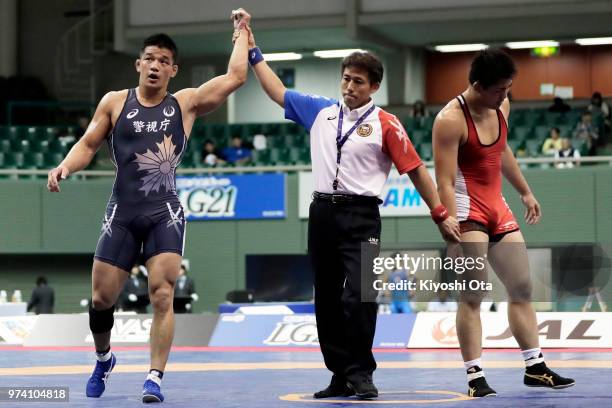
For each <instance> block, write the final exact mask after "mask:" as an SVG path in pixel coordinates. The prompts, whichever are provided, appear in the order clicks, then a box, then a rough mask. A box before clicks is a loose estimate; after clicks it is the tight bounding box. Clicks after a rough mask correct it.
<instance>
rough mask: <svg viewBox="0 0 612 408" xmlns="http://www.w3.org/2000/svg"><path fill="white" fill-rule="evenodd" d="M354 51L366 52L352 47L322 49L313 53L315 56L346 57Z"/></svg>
mask: <svg viewBox="0 0 612 408" xmlns="http://www.w3.org/2000/svg"><path fill="white" fill-rule="evenodd" d="M354 52H364V50H362V49H359V48H350V49H344V50H321V51H315V52H313V53H312V54H313V55H314V56H315V57H319V58H344V57H346V56H347V55H351V54H352V53H354Z"/></svg>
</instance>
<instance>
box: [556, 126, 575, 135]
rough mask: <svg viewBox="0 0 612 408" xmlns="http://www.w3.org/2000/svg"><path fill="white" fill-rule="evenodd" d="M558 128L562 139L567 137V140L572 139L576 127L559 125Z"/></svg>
mask: <svg viewBox="0 0 612 408" xmlns="http://www.w3.org/2000/svg"><path fill="white" fill-rule="evenodd" d="M557 127H558V128H559V132H560V134H561V137H567V138H571V137H572V133H573V131H574V126H570V125H559V126H557Z"/></svg>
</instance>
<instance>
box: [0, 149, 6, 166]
mask: <svg viewBox="0 0 612 408" xmlns="http://www.w3.org/2000/svg"><path fill="white" fill-rule="evenodd" d="M5 165H6V156H5V154H4V153H3V152H0V169H2V168H4V166H5Z"/></svg>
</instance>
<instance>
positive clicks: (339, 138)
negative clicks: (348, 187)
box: [332, 104, 376, 190]
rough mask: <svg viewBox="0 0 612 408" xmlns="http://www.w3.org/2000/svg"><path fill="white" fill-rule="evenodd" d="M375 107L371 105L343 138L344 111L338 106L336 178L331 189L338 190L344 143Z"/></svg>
mask: <svg viewBox="0 0 612 408" xmlns="http://www.w3.org/2000/svg"><path fill="white" fill-rule="evenodd" d="M375 107H376V106H374V104H372V106H371V107H370V109H368V110H367V111H366V112H365V113H364V114H363V115H361V117H360V118H359V119H357V122H355V124H354V125H353V127H352V128H350V129H349V131H348V132H346V134H345V135H344V136H342V121H343V120H344V109H342V106H340V113H339V114H338V133H337V135H336V147H337V148H338V154H337V155H336V164H337V166H336V178H335V179H334V182H333V184H332V187H333V188H334V190H337V189H338V173H339V172H340V159H341V158H342V146H344V143H346V141H347V140H348V138H349V136H350V135H351V134H352V133H353V132H354V131H355V129H357V128H358V127H359V125H361V124H362V123H363V121H364V120H365V119H366V118H367V117H368V115H369V114H370V113H372V111H374V108H375Z"/></svg>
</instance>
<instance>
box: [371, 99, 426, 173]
mask: <svg viewBox="0 0 612 408" xmlns="http://www.w3.org/2000/svg"><path fill="white" fill-rule="evenodd" d="M379 119H380V124H381V126H382V134H383V135H382V137H383V140H382V149H383V152H384V153H386V154H387V155H388V156H389V157H390V158H391V161H393V164H395V167H397V170H398V171H399V173H400V174H404V173H407V172H409V171H411V170H414V169H415V168H417V167H419V166H421V165H422V164H423V161H422V160H421V158H420V157H419V155H418V153H417V152H416V150H415V148H414V145H413V144H412V142H411V141H410V138H408V133H406V130H405V129H404V126H402V124H401V122H400V121H399V119H398V118H397V117H396V116H395V115H392V114H390V113H388V112H385V111H383V110H382V109H381V110H380V113H379Z"/></svg>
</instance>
